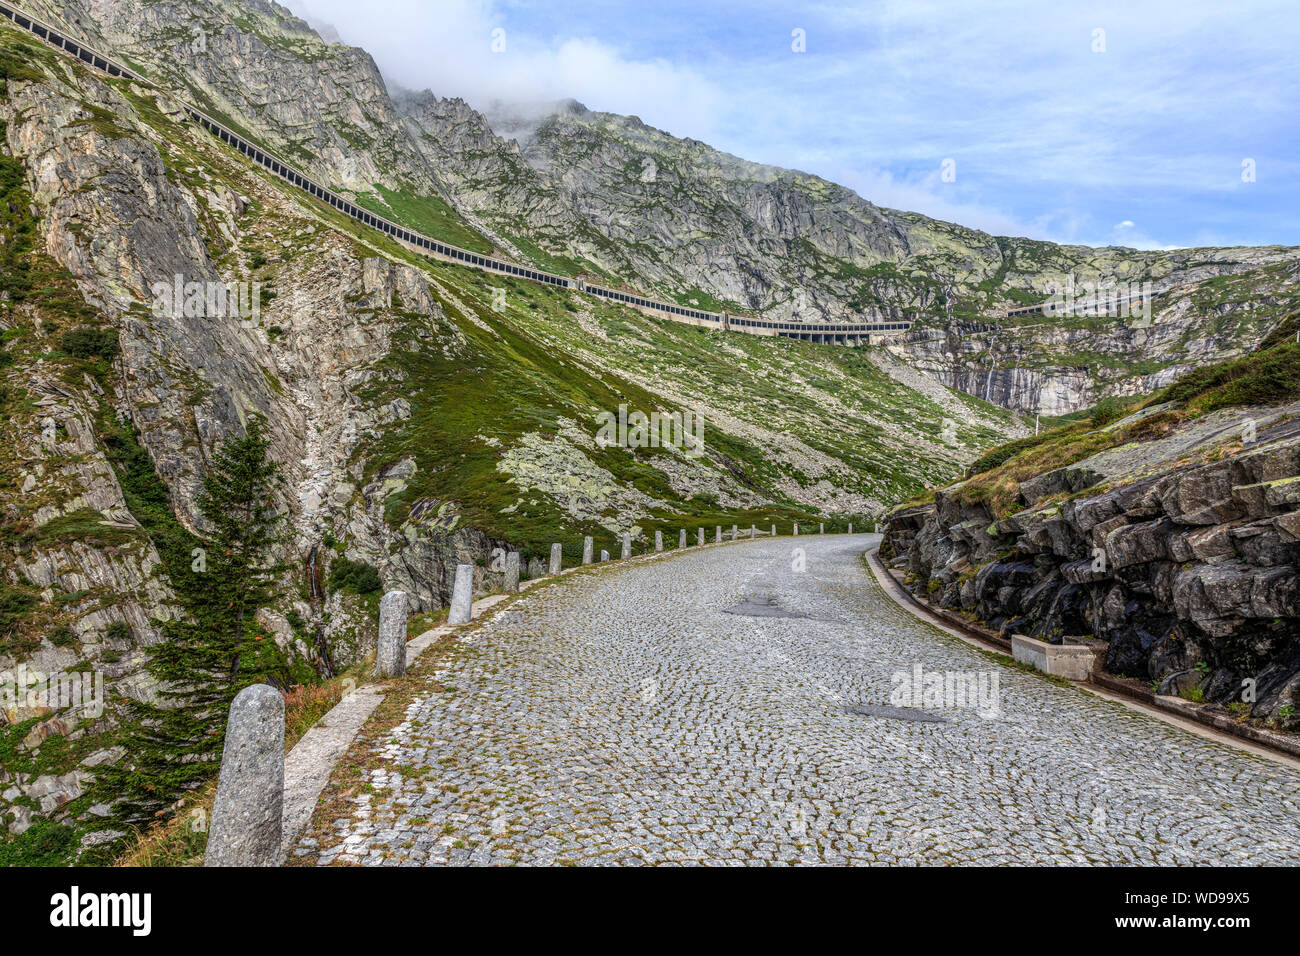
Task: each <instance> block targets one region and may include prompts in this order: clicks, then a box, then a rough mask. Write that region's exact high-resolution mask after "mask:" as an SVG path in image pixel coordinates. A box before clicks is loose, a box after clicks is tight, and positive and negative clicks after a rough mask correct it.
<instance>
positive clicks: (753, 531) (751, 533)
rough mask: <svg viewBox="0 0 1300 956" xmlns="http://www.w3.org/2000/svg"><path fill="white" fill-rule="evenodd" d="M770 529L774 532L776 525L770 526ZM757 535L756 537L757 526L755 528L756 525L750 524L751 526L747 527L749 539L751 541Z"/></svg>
mask: <svg viewBox="0 0 1300 956" xmlns="http://www.w3.org/2000/svg"><path fill="white" fill-rule="evenodd" d="M772 529H773V530H776V525H772ZM757 535H758V526H757V525H752V524H751V525H750V526H749V537H750V538H751V539H752V538H755V537H757Z"/></svg>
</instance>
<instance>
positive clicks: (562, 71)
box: [287, 0, 726, 140]
mask: <svg viewBox="0 0 1300 956" xmlns="http://www.w3.org/2000/svg"><path fill="white" fill-rule="evenodd" d="M287 2H288V5H289V7H290V8H291V9H292V10H293V11H294V12H295V13H297V14H298V15H299V16H301V17H303V18H304V19H305V20H307V21H308V22H309V23H311V24H312V25H313V26H318V25H329V26H331V27H335V26H336V27H337V29H338V31H339V33H340V34H341V35H342V38H343V40H344V42H347V43H350V44H352V45H353V46H360V47H362V48H364V49H365V50H366V51H367V52H369V53H370V54H371V55H372V56H374V58H375V61H376V63H378V65H379V67H380V69H381V70H382V71H383V73H384V76H385V78H386V79H388V80H389V81H390V82H392V83H395V84H396V85H398V86H400V87H403V88H406V89H413V90H420V89H429V90H432V91H433V92H434V93H435V94H437V95H438V96H459V97H462V98H464V99H465V100H467V101H468V102H469V103H470V104H472V105H474V106H477V107H479V108H485V107H487V106H488V105H489V104H491V103H493V102H495V101H500V102H506V103H537V102H543V101H555V100H562V99H568V98H573V99H577V100H579V101H581V102H582V103H584V104H585V105H587V106H589V107H591V108H592V109H597V110H606V111H609V112H616V113H629V114H634V115H637V116H640V117H641V119H643V120H644V121H645V122H647V123H649V124H650V125H652V126H660V127H664V128H668V129H670V130H671V131H672V132H673V133H675V134H676V135H679V136H693V137H696V138H698V139H703V140H707V138H708V137H710V136H711V135H712V134H713V133H714V130H715V128H716V123H717V117H718V115H719V114H720V113H721V111H722V110H723V109H724V108H725V106H726V97H725V96H724V94H723V92H722V90H721V89H720V88H719V87H718V86H717V85H716V84H715V83H714V82H712V81H711V80H710V79H709V78H708V77H707V76H705V75H703V74H702V73H701V72H700V71H698V70H696V69H694V68H692V67H690V66H686V65H681V64H675V63H672V62H670V61H669V60H668V59H666V58H664V57H661V56H650V57H636V56H632V55H629V54H628V53H626V52H624V51H622V50H620V49H618V48H616V47H615V46H613V45H611V44H609V43H607V42H604V41H602V40H600V39H598V38H595V37H592V36H588V35H581V34H578V35H573V36H568V37H560V38H555V39H553V40H551V41H545V40H541V39H538V38H537V37H534V36H530V35H529V34H528V33H527V32H525V31H524V30H516V29H514V27H512V25H511V17H510V10H509V7H508V6H507V5H503V4H499V3H493V2H491V0H483V2H475V0H442V2H440V3H438V4H428V3H422V2H419V0H403V2H396V3H389V4H387V5H386V10H385V12H384V14H383V15H382V16H376V15H374V13H373V12H372V11H370V10H368V9H365V8H364V7H363V6H358V5H357V4H356V3H355V2H354V0H287ZM578 27H579V29H581V26H580V24H579V25H578ZM494 31H502V32H499V33H495V34H494ZM494 41H496V42H495V47H496V50H495V51H494Z"/></svg>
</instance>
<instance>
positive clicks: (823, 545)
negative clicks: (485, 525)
mask: <svg viewBox="0 0 1300 956" xmlns="http://www.w3.org/2000/svg"><path fill="white" fill-rule="evenodd" d="M872 540H874V539H873V538H871V537H869V536H856V537H851V538H850V537H845V536H834V537H830V536H828V537H801V538H798V539H791V538H780V539H776V540H768V541H763V540H760V541H757V542H742V543H740V544H733V545H723V546H721V547H712V548H705V549H700V550H699V551H693V552H689V553H687V554H685V555H683V556H680V557H672V558H670V559H667V560H662V561H657V562H646V563H639V564H638V563H633V564H629V565H625V566H622V567H620V568H617V569H613V568H610V569H602V571H601V572H600V573H597V574H577V575H571V576H569V577H566V578H565V579H564V580H563V581H561V582H559V583H557V584H553V585H550V586H547V587H544V588H541V589H539V590H537V591H535V592H530V593H529V594H527V595H526V596H525V597H524V598H522V599H521V600H520V601H519V602H517V603H516V604H515V605H513V606H512V607H511V608H510V609H509V610H508V611H506V612H504V613H503V614H502V615H500V616H499V617H498V618H497V619H496V621H495V622H494V623H492V624H490V625H489V626H486V627H484V628H483V629H481V630H480V631H478V632H477V633H476V634H474V635H473V637H472V639H471V641H472V642H471V643H470V645H469V646H467V647H466V648H465V653H463V654H458V655H456V656H455V657H454V658H453V659H452V660H451V661H450V662H449V663H448V664H447V666H446V668H445V670H444V671H443V672H442V673H441V675H440V676H441V679H442V680H443V682H444V683H445V684H448V685H450V686H451V687H452V688H453V689H452V690H450V691H448V692H442V693H437V694H433V695H430V696H427V697H423V698H420V699H418V700H417V701H416V702H415V703H414V704H413V705H412V706H411V708H410V709H409V710H408V712H407V715H406V721H405V722H404V723H403V724H402V725H401V726H399V727H398V728H396V730H395V731H394V732H393V733H392V736H391V743H390V745H389V746H388V748H387V750H386V752H385V757H386V759H385V761H384V765H383V767H382V768H381V769H378V770H376V771H374V772H373V774H372V777H371V780H370V781H369V782H370V783H371V785H372V786H373V788H374V792H372V793H366V794H363V795H361V796H360V797H359V798H357V801H356V803H355V804H354V809H353V811H352V814H351V816H350V817H348V818H346V819H342V820H337V821H334V822H333V823H332V824H331V825H329V826H327V827H326V830H325V832H324V833H321V834H317V835H316V836H317V837H318V838H319V844H315V845H318V846H319V847H321V848H322V849H321V853H320V858H319V859H320V862H322V863H329V862H361V863H367V864H387V865H397V864H406V865H412V864H419V865H427V864H504V863H511V862H519V863H529V864H549V863H578V864H597V863H603V864H640V863H683V864H697V863H703V864H713V865H717V864H742V863H782V862H788V863H793V862H800V863H882V864H891V863H893V864H897V863H901V864H912V863H926V864H945V863H986V864H988V863H992V864H996V863H1087V862H1098V863H1103V862H1104V863H1116V864H1195V863H1229V864H1266V863H1297V862H1300V813H1298V812H1297V810H1298V809H1300V797H1298V796H1297V794H1298V792H1300V773H1298V772H1296V771H1293V770H1287V769H1286V768H1283V767H1280V766H1278V765H1277V764H1274V763H1272V762H1269V761H1266V760H1263V759H1261V758H1258V757H1254V756H1251V755H1248V754H1243V753H1241V752H1239V751H1237V750H1234V749H1232V748H1229V747H1226V746H1223V745H1220V744H1217V743H1214V742H1211V741H1207V740H1204V739H1202V738H1199V737H1197V736H1194V735H1192V734H1189V733H1186V732H1184V731H1181V730H1179V729H1177V728H1174V727H1171V726H1169V725H1167V724H1165V723H1162V722H1160V721H1158V720H1155V719H1152V718H1149V717H1147V716H1144V715H1142V714H1138V713H1134V712H1132V711H1130V710H1127V709H1125V708H1123V707H1121V706H1119V705H1117V704H1113V703H1110V702H1107V701H1104V700H1102V699H1100V698H1097V697H1095V696H1092V695H1090V694H1087V693H1084V692H1082V691H1080V690H1078V689H1075V688H1068V687H1060V686H1057V685H1055V684H1053V683H1051V682H1049V681H1047V680H1044V679H1042V678H1041V677H1037V676H1035V675H1032V674H1025V673H1023V672H1020V671H1018V670H1015V669H1011V668H1006V667H1003V666H1001V665H999V664H997V663H996V662H994V661H992V660H991V659H990V658H989V657H987V656H985V655H983V654H981V653H980V652H978V651H976V650H975V649H973V648H971V647H969V646H967V645H965V644H963V643H961V642H960V641H957V640H956V639H954V638H952V637H950V636H948V635H945V634H942V633H940V632H938V631H936V630H934V629H932V628H930V627H928V626H926V625H924V624H922V623H920V622H918V621H916V620H915V619H914V618H912V617H911V616H910V615H908V614H906V613H905V612H903V611H902V610H901V609H899V608H898V607H897V606H896V605H894V604H893V603H892V601H890V600H889V599H888V598H887V597H886V596H885V595H884V594H883V593H882V592H881V591H880V590H879V588H878V587H877V585H876V584H875V582H874V580H872V579H871V577H870V574H869V572H868V571H867V570H866V569H865V568H864V567H863V566H862V564H861V563H860V561H859V555H860V554H861V552H862V551H863V550H864V548H866V547H867V546H868V544H869V542H871V541H872ZM796 547H800V548H803V549H805V550H806V560H807V566H806V570H805V571H802V572H800V571H796V570H794V569H793V565H794V560H793V556H792V551H793V549H794V548H796ZM746 602H748V603H746ZM737 605H744V607H742V608H741V609H742V610H744V611H746V612H747V613H746V614H733V613H726V612H725V609H727V608H732V607H735V606H737ZM782 609H783V610H782ZM784 612H789V613H791V614H795V615H801V616H795V617H788V616H765V617H756V616H749V615H752V614H768V615H771V614H773V613H775V614H778V615H779V614H781V613H784ZM918 665H919V666H920V667H921V668H922V669H923V673H927V674H929V673H936V672H951V673H974V674H976V675H977V679H978V678H979V676H980V675H982V679H983V680H984V684H983V685H982V686H983V688H984V689H985V691H986V692H988V691H990V690H991V681H992V675H993V674H996V675H997V692H998V693H997V698H996V705H997V713H996V714H995V715H994V714H992V713H991V711H992V708H991V707H989V706H987V705H988V703H989V698H986V699H985V701H984V704H985V706H984V707H983V710H984V711H985V713H983V714H982V713H981V712H980V710H979V709H978V708H975V707H971V706H965V707H961V706H951V705H952V704H953V703H955V702H954V701H951V700H949V701H947V703H948V704H949V706H939V705H938V703H937V702H936V701H934V700H930V701H926V700H925V699H924V698H923V699H922V700H920V701H916V703H920V704H921V706H920V708H919V709H920V710H922V711H924V712H926V713H928V714H930V715H937V716H940V717H942V718H943V719H944V721H945V722H942V723H940V722H918V721H914V720H904V719H893V718H888V717H879V716H863V715H861V714H856V713H852V712H850V710H849V709H848V708H850V707H852V706H854V705H871V704H875V705H883V704H889V702H890V698H891V694H892V693H893V692H894V690H895V689H896V688H897V687H899V686H900V685H899V682H898V681H897V680H895V675H896V674H899V673H902V674H907V675H908V676H909V678H910V677H911V676H913V675H914V674H915V673H916V672H915V668H916V667H917V666H918ZM896 703H897V701H896ZM903 703H908V701H904V702H903ZM966 703H967V704H968V705H969V704H971V703H973V701H971V700H968V701H967V702H966ZM337 841H341V842H337ZM331 844H333V845H331ZM313 845H314V841H309V842H308V843H307V844H304V846H313ZM300 852H301V851H300Z"/></svg>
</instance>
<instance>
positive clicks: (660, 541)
mask: <svg viewBox="0 0 1300 956" xmlns="http://www.w3.org/2000/svg"><path fill="white" fill-rule="evenodd" d="M663 549H664V533H663V532H662V531H656V532H655V550H656V551H662V550H663Z"/></svg>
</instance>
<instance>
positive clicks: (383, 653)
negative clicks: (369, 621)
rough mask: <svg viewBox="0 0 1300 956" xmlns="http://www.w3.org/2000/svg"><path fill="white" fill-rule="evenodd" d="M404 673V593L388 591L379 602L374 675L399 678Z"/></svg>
mask: <svg viewBox="0 0 1300 956" xmlns="http://www.w3.org/2000/svg"><path fill="white" fill-rule="evenodd" d="M405 673H406V592H405V591H389V592H388V593H387V594H385V595H384V596H383V597H382V598H381V599H380V601H379V644H378V646H377V647H376V648H375V674H376V675H378V676H379V677H401V676H402V675H403V674H405Z"/></svg>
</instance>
